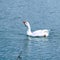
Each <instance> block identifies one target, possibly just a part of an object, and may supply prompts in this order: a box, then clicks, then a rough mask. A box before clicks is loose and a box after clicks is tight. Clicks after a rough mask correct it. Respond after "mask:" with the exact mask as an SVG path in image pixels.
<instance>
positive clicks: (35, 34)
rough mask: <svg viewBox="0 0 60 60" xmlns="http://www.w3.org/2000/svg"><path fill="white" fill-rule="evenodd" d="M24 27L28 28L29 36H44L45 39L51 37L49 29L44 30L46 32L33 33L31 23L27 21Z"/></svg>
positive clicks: (37, 31)
mask: <svg viewBox="0 0 60 60" xmlns="http://www.w3.org/2000/svg"><path fill="white" fill-rule="evenodd" d="M23 23H24V25H25V26H26V27H27V35H28V36H34V37H35V36H38V37H39V36H44V37H47V36H49V30H47V29H44V30H36V31H34V32H31V27H30V24H29V22H27V21H23Z"/></svg>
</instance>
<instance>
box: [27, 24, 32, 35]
mask: <svg viewBox="0 0 60 60" xmlns="http://www.w3.org/2000/svg"><path fill="white" fill-rule="evenodd" d="M27 28H28V30H27V35H31V34H32V32H31V27H30V24H28V25H27Z"/></svg>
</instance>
